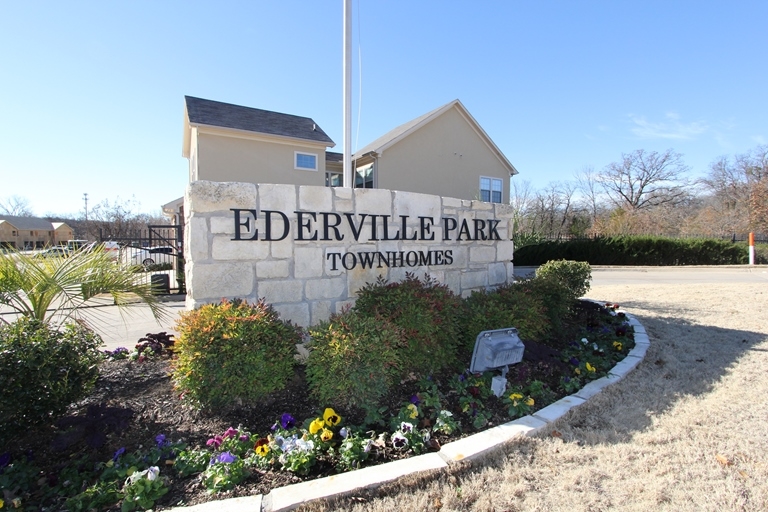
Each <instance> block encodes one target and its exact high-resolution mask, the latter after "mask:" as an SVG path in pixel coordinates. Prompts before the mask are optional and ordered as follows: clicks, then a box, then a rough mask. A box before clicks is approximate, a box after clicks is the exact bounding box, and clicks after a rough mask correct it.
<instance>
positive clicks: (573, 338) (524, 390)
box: [0, 302, 634, 510]
mask: <svg viewBox="0 0 768 512" xmlns="http://www.w3.org/2000/svg"><path fill="white" fill-rule="evenodd" d="M566 323H567V326H566V327H567V328H566V329H565V330H564V332H565V335H564V336H565V337H564V338H563V339H559V340H550V343H548V344H547V345H544V344H540V343H535V342H531V341H527V342H526V351H525V355H524V360H523V361H522V362H521V363H520V364H517V365H515V366H513V367H512V368H510V372H509V374H508V376H507V377H508V380H509V388H508V389H507V391H506V392H505V393H504V394H503V395H502V397H501V398H496V397H495V396H494V395H493V394H492V393H491V391H490V378H491V376H492V375H491V374H490V373H486V374H484V375H472V374H469V373H467V372H464V373H459V374H455V373H454V374H450V373H445V374H439V375H431V376H429V377H426V378H422V379H418V378H415V377H414V378H413V379H405V380H403V381H401V382H400V383H399V385H398V386H396V387H395V389H394V390H392V391H391V392H390V393H389V394H388V395H387V396H386V397H385V400H384V403H385V405H384V406H382V407H381V408H378V409H373V410H371V409H369V410H364V409H353V408H350V410H348V411H342V410H339V411H336V410H333V409H331V408H328V407H326V405H327V404H320V403H316V402H313V400H312V399H311V398H309V397H308V396H307V393H306V387H307V384H306V380H305V379H304V375H303V371H302V368H299V369H298V370H297V371H296V374H295V376H294V378H293V380H292V381H291V382H290V383H289V386H288V387H287V388H286V389H284V390H282V391H278V392H274V393H272V394H270V396H269V397H268V398H267V399H265V400H263V402H262V403H260V404H259V405H258V406H244V407H239V408H238V407H235V408H232V409H230V410H227V411H226V412H219V413H217V414H208V413H204V412H200V411H198V410H195V409H193V408H191V407H189V406H188V405H186V404H185V403H184V402H183V401H181V400H179V397H178V395H177V394H176V393H175V392H174V389H173V386H172V384H171V382H170V377H169V374H168V372H169V369H168V362H167V360H165V359H162V358H157V357H154V358H153V357H148V354H149V353H150V351H148V350H147V349H146V345H147V344H148V343H149V342H154V343H155V346H159V347H161V348H160V349H159V350H158V351H157V352H160V353H162V352H163V349H162V347H165V346H166V344H165V343H163V342H162V341H158V339H150V340H145V348H144V349H143V350H142V354H141V355H142V356H143V359H144V362H142V363H139V362H138V360H136V361H134V360H131V359H123V360H118V361H110V362H105V363H102V365H101V368H100V370H101V377H100V379H99V381H98V382H97V386H96V389H95V390H94V392H93V393H92V394H91V395H90V396H89V397H88V399H86V400H84V401H83V402H81V403H79V404H77V405H76V406H73V407H72V408H71V410H70V411H69V413H70V414H69V416H67V417H66V418H64V419H63V420H60V421H59V422H57V424H56V425H54V426H51V427H48V428H40V429H35V430H34V431H29V432H26V433H24V434H23V435H21V436H19V438H18V439H15V440H13V443H12V444H11V445H9V446H6V447H5V449H4V450H3V451H6V450H7V451H8V453H7V454H4V455H3V456H2V457H0V467H1V469H0V471H2V472H0V487H2V489H3V491H5V496H4V497H3V499H4V500H5V501H6V502H10V504H12V505H14V506H16V505H18V507H33V506H47V507H53V508H54V509H61V508H64V509H69V510H88V509H91V508H104V507H110V506H116V504H118V503H120V504H121V506H122V508H123V510H133V509H146V508H150V507H154V508H162V507H170V506H176V505H178V504H180V503H183V504H186V505H190V504H195V503H200V502H204V501H208V500H210V499H219V498H222V497H232V496H245V495H252V494H259V493H262V494H266V493H267V492H269V490H270V489H272V488H274V487H279V486H283V485H286V484H290V483H293V482H298V481H301V480H306V479H313V478H318V477H322V476H328V475H331V474H335V473H338V472H343V471H348V470H352V469H355V468H358V467H361V466H366V465H373V464H379V463H382V462H388V461H391V460H397V459H401V458H406V457H409V456H412V455H414V454H418V453H423V452H427V451H436V450H439V449H440V446H441V445H442V444H444V443H446V442H448V441H451V440H454V439H458V438H460V437H462V436H465V435H468V434H471V433H474V432H477V431H479V430H483V429H485V428H488V427H490V426H493V425H498V424H501V423H504V422H506V421H509V420H510V419H513V418H516V417H520V416H524V415H526V414H529V413H531V412H533V411H535V410H538V409H540V408H542V407H545V406H546V405H548V404H549V403H552V402H554V401H556V400H557V399H559V398H561V397H562V396H565V395H567V394H570V393H573V392H574V391H575V390H577V389H579V388H580V387H581V386H583V385H584V384H586V383H588V382H590V381H592V380H595V379H597V378H600V377H601V376H603V375H605V374H606V373H607V372H608V371H609V370H610V369H611V368H612V367H613V366H614V365H615V364H616V363H617V362H618V361H619V360H621V359H622V358H623V357H625V356H626V354H627V353H628V352H629V350H631V349H632V347H633V345H634V342H633V336H632V334H633V333H632V328H631V327H630V326H629V325H628V324H627V323H626V322H625V321H624V319H623V318H622V316H621V315H619V314H616V312H615V307H613V305H611V307H610V308H598V307H595V306H594V305H591V303H586V302H582V303H580V306H579V307H578V308H575V314H574V315H573V317H571V318H569V319H568V321H567V322H566ZM164 339H165V338H162V337H160V340H164ZM553 346H557V347H559V348H557V349H556V348H552V347H553ZM118 352H120V353H122V352H123V351H118ZM151 353H154V350H152V351H151ZM123 355H125V354H123ZM118 357H119V356H118Z"/></svg>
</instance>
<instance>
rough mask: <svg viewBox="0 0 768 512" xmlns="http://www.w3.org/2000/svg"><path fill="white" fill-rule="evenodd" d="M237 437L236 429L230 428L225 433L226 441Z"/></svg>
mask: <svg viewBox="0 0 768 512" xmlns="http://www.w3.org/2000/svg"><path fill="white" fill-rule="evenodd" d="M235 436H237V429H234V428H232V427H229V428H228V429H227V430H226V432H224V439H229V438H230V437H235Z"/></svg>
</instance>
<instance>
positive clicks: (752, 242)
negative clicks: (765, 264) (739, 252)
mask: <svg viewBox="0 0 768 512" xmlns="http://www.w3.org/2000/svg"><path fill="white" fill-rule="evenodd" d="M749 264H750V265H754V264H755V234H754V233H750V234H749Z"/></svg>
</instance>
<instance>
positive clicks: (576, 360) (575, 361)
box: [570, 357, 579, 366]
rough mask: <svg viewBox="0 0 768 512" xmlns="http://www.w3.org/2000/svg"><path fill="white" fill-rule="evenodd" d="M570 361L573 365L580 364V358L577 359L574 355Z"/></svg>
mask: <svg viewBox="0 0 768 512" xmlns="http://www.w3.org/2000/svg"><path fill="white" fill-rule="evenodd" d="M570 363H571V364H572V365H573V366H579V360H578V359H576V358H575V357H572V358H571V360H570Z"/></svg>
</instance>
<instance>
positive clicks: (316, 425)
mask: <svg viewBox="0 0 768 512" xmlns="http://www.w3.org/2000/svg"><path fill="white" fill-rule="evenodd" d="M324 426H325V422H324V421H323V420H321V419H320V418H315V419H314V420H312V423H310V424H309V433H310V434H317V433H318V431H320V429H322V428H323V427H324Z"/></svg>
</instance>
